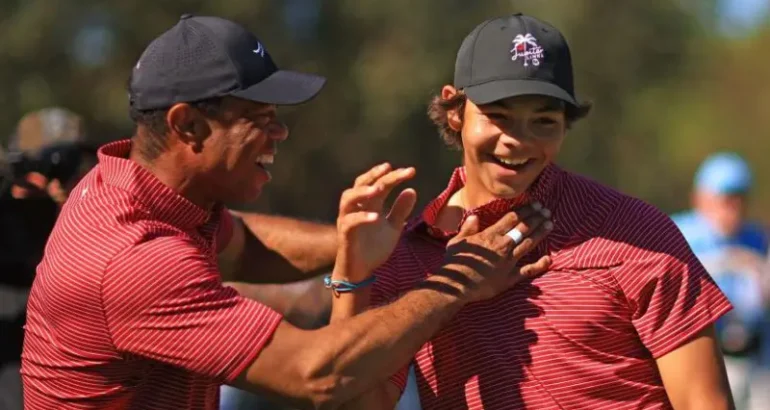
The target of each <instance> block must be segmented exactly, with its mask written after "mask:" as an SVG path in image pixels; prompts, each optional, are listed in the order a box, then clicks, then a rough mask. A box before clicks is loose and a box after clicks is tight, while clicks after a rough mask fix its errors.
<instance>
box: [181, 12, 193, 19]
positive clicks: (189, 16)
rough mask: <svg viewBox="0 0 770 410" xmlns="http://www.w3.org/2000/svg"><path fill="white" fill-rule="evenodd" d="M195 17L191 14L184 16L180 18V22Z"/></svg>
mask: <svg viewBox="0 0 770 410" xmlns="http://www.w3.org/2000/svg"><path fill="white" fill-rule="evenodd" d="M192 16H193V15H192V14H189V13H185V14H182V17H179V20H187V19H189V18H191V17H192Z"/></svg>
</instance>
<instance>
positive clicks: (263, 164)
mask: <svg viewBox="0 0 770 410" xmlns="http://www.w3.org/2000/svg"><path fill="white" fill-rule="evenodd" d="M273 161H275V155H274V154H262V155H260V156H259V157H257V160H256V161H254V162H255V163H256V164H257V166H258V167H260V168H262V169H267V166H269V165H272V164H273Z"/></svg>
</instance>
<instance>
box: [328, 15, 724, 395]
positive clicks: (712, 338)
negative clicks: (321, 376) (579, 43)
mask: <svg viewBox="0 0 770 410" xmlns="http://www.w3.org/2000/svg"><path fill="white" fill-rule="evenodd" d="M589 110H590V104H585V103H580V102H578V100H577V99H576V98H575V93H574V86H573V74H572V58H571V53H570V49H569V47H568V45H567V42H566V40H565V39H564V37H563V35H562V34H561V33H560V32H559V30H558V29H556V28H555V27H553V26H551V25H550V24H548V23H545V22H543V21H540V20H538V19H536V18H534V17H531V16H527V15H522V14H515V15H509V16H504V17H500V18H494V19H490V20H487V21H485V22H483V23H482V24H480V25H478V26H477V27H476V28H474V29H473V30H472V31H471V33H470V34H468V36H467V37H466V38H465V40H464V41H463V42H462V45H461V46H460V48H459V51H458V53H457V59H456V63H455V78H454V84H452V85H445V86H444V87H443V88H442V89H441V92H440V94H439V95H437V96H436V97H435V98H434V99H433V101H432V102H431V104H430V107H429V110H428V111H429V115H430V117H431V119H432V120H433V122H434V123H435V125H436V126H437V128H438V130H439V132H440V133H441V136H442V137H443V139H444V141H445V142H446V143H447V144H448V145H449V146H450V147H452V148H456V149H459V150H460V151H461V153H462V154H461V155H462V160H461V161H462V166H460V167H459V168H457V169H456V170H455V172H454V173H453V175H452V176H451V178H450V180H449V183H448V185H447V187H446V189H445V190H444V191H443V192H442V193H441V194H440V195H439V196H438V197H437V198H436V199H434V200H433V201H432V202H430V203H429V204H428V206H427V207H426V208H425V209H424V210H423V212H422V213H421V214H420V215H419V216H417V217H416V218H414V219H412V220H411V221H410V222H409V223H408V225H407V227H406V229H405V230H404V235H403V236H402V238H401V240H400V242H399V246H398V247H397V248H396V250H395V251H394V253H393V255H392V256H391V257H390V258H389V259H388V261H387V262H386V263H385V264H384V265H382V267H380V268H378V269H376V270H375V271H374V272H371V271H368V272H367V271H364V270H359V271H354V272H350V271H344V270H343V269H342V268H341V267H340V265H337V267H335V271H334V275H340V276H341V277H347V278H348V280H351V279H350V278H355V280H357V281H360V280H364V279H365V278H367V277H375V278H376V282H375V283H374V285H373V286H372V287H370V288H367V289H362V290H361V291H359V292H352V293H350V294H345V295H341V296H340V297H339V298H335V299H334V301H333V308H332V320H331V321H332V323H335V321H337V320H346V319H347V318H349V317H350V316H352V315H355V314H356V313H360V312H366V311H367V308H368V307H369V306H378V305H380V304H382V303H387V301H388V300H391V299H392V298H394V297H397V296H398V295H399V294H401V293H402V292H405V291H408V290H409V289H410V288H411V287H413V286H415V285H416V284H418V283H419V282H420V281H422V280H424V278H425V277H431V276H432V272H434V269H435V268H436V266H437V264H438V263H440V262H441V260H442V258H441V255H442V254H443V252H444V249H445V246H446V244H447V241H448V240H449V239H450V238H452V236H453V235H455V233H456V232H458V230H459V231H460V232H462V231H463V230H464V226H465V225H464V224H466V223H467V221H468V220H469V219H471V218H473V219H476V220H477V221H478V222H477V224H480V227H482V228H483V227H485V226H487V225H489V224H492V223H495V222H496V221H498V220H499V219H500V218H501V217H503V215H504V214H505V213H506V212H507V210H508V209H510V208H511V207H516V206H521V205H524V204H531V205H530V206H531V208H532V209H531V210H530V213H529V216H528V217H525V219H524V221H523V222H522V223H521V224H520V225H518V226H517V227H516V230H514V231H513V232H512V234H513V235H514V236H515V237H516V238H517V239H516V240H517V241H521V243H522V244H525V243H527V242H528V239H525V238H524V237H523V235H522V234H526V233H532V232H533V231H534V232H538V231H540V230H541V229H543V227H545V229H549V228H550V229H551V232H550V234H548V236H547V237H546V238H545V239H544V240H543V241H542V242H541V243H540V245H539V246H537V247H536V248H535V249H534V250H533V251H532V253H531V254H530V255H528V256H527V257H525V258H523V260H522V261H523V263H532V262H533V261H536V260H538V258H549V259H550V261H551V264H550V267H549V269H548V271H547V272H546V273H545V274H544V275H542V276H540V277H537V278H536V279H534V280H532V281H531V282H526V283H525V284H522V285H519V286H516V287H513V288H511V289H509V290H508V291H506V292H504V293H503V294H502V295H500V296H499V297H497V298H494V299H490V300H487V301H483V302H479V303H474V304H472V305H469V306H467V307H466V308H465V309H464V310H463V311H462V312H460V314H459V315H458V316H457V318H455V320H453V321H452V322H451V323H450V324H449V325H448V326H447V327H445V328H443V329H442V330H441V332H440V333H438V334H437V335H436V336H435V337H433V338H432V339H431V340H430V341H429V342H428V343H426V344H425V345H423V347H422V348H421V350H420V351H419V352H418V353H417V354H416V355H415V357H414V360H413V363H414V365H415V369H416V374H417V377H416V379H417V384H418V387H419V393H420V406H421V407H422V408H423V409H426V410H434V409H435V410H439V409H459V408H468V409H474V410H480V409H498V408H517V409H518V408H532V409H565V408H569V409H586V410H591V409H672V408H673V409H676V410H716V409H719V410H728V409H731V408H733V405H732V398H731V395H730V390H729V386H728V382H727V376H726V374H725V368H724V364H723V360H722V355H721V352H720V351H719V347H718V342H717V340H716V335H715V331H714V327H713V324H714V323H715V322H716V321H717V319H718V318H719V317H721V316H722V315H724V314H725V313H726V312H728V311H729V310H730V308H731V306H730V304H729V302H728V301H727V299H726V298H725V296H724V295H723V294H722V293H721V292H720V290H719V288H718V287H717V286H716V285H715V283H714V281H713V280H712V279H711V278H710V277H709V275H708V273H707V272H706V271H705V270H704V269H703V266H702V265H701V264H700V263H699V262H698V260H697V258H696V257H695V256H694V255H693V253H692V251H691V250H690V248H689V247H688V246H687V242H686V241H685V240H684V238H683V237H682V235H681V234H680V233H679V231H678V229H677V228H676V225H674V224H673V223H672V221H671V220H670V218H669V217H668V216H667V215H665V214H664V213H662V212H661V211H660V210H658V209H656V208H655V207H653V206H651V205H649V204H647V203H644V202H643V201H641V200H639V199H636V198H632V197H630V196H627V195H624V194H622V193H620V192H617V191H615V190H613V189H611V188H609V187H606V186H603V185H601V184H599V183H597V182H595V181H591V180H589V179H587V178H585V177H582V176H580V175H576V174H574V173H571V172H569V171H566V170H563V169H561V168H560V167H558V166H557V165H555V164H554V161H555V160H556V158H557V156H558V154H559V151H560V148H561V145H562V143H563V141H564V139H565V137H566V135H567V131H568V130H569V129H570V127H571V126H573V125H574V123H575V122H576V121H578V120H580V119H581V118H583V117H584V116H585V115H587V114H588V112H589ZM538 210H539V212H537V211H538ZM539 213H542V214H548V215H549V216H550V220H546V221H543V220H538V219H537V216H538V215H539ZM530 218H532V219H530ZM532 235H533V236H536V235H537V233H534V234H532ZM405 364H406V363H405ZM406 375H407V367H406V366H404V367H403V368H402V371H400V372H398V373H396V374H395V375H393V376H392V378H391V380H390V381H389V382H386V383H383V384H382V385H381V386H380V387H379V388H377V389H372V390H371V391H370V392H368V393H367V394H365V395H362V396H361V397H359V398H358V399H357V400H354V401H351V402H350V403H349V404H348V406H347V407H345V408H346V409H347V408H350V409H354V408H355V409H367V410H375V409H388V410H390V409H393V407H394V405H396V401H397V400H398V398H399V395H400V394H401V392H402V391H403V389H404V386H405V382H406V381H407V376H406Z"/></svg>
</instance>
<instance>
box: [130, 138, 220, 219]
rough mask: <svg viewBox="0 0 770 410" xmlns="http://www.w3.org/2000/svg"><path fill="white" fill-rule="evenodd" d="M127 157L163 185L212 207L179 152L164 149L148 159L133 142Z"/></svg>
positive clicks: (199, 204)
mask: <svg viewBox="0 0 770 410" xmlns="http://www.w3.org/2000/svg"><path fill="white" fill-rule="evenodd" d="M129 159H130V160H132V161H134V162H136V163H137V164H139V165H140V166H141V167H142V168H144V169H146V170H147V171H148V172H150V173H151V174H152V175H153V176H155V178H157V179H158V180H159V181H160V182H162V183H163V185H166V186H167V187H169V188H171V189H173V190H174V191H175V192H176V193H178V194H179V195H180V196H182V197H184V198H186V199H187V200H188V201H190V202H192V203H194V204H195V205H197V206H199V207H201V208H203V209H206V210H210V209H212V208H213V207H214V201H211V200H209V199H207V198H206V195H204V194H203V192H202V190H201V189H199V188H198V187H199V186H200V183H199V182H198V181H197V180H198V179H197V178H196V175H195V173H194V172H191V170H190V169H189V166H187V165H186V161H184V160H183V158H181V154H179V153H175V152H174V150H171V149H168V150H165V151H164V152H163V153H161V154H160V155H159V156H157V157H156V158H154V159H151V160H148V159H147V158H146V157H145V156H144V155H143V154H142V153H141V152H140V150H139V149H138V148H137V145H136V143H133V144H132V145H131V153H130V154H129Z"/></svg>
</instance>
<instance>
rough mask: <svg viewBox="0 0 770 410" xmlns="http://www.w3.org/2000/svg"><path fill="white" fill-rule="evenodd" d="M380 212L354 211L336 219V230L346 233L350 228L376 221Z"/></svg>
mask: <svg viewBox="0 0 770 410" xmlns="http://www.w3.org/2000/svg"><path fill="white" fill-rule="evenodd" d="M379 217H380V214H378V213H377V212H354V213H352V214H347V215H345V216H343V217H342V218H340V219H339V220H338V221H337V230H338V231H339V232H340V233H341V234H343V235H347V234H348V233H349V232H350V231H351V230H353V229H354V228H356V227H358V226H360V225H366V224H370V223H372V222H376V221H377V219H379Z"/></svg>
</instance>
